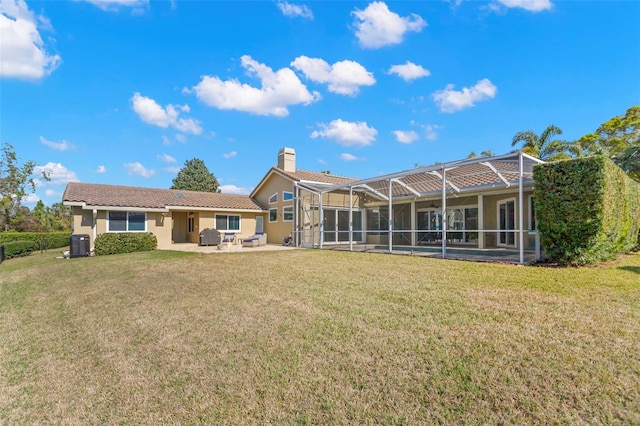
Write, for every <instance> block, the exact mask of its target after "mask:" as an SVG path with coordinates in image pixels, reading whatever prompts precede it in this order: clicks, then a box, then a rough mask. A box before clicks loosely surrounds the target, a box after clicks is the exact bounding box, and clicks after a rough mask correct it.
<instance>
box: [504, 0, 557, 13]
mask: <svg viewBox="0 0 640 426" xmlns="http://www.w3.org/2000/svg"><path fill="white" fill-rule="evenodd" d="M497 2H498V4H500V5H502V6H504V7H506V8H509V9H512V8H520V9H524V10H528V11H529V12H542V11H543V10H549V9H552V8H553V3H551V0H497Z"/></svg>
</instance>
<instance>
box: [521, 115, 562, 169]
mask: <svg viewBox="0 0 640 426" xmlns="http://www.w3.org/2000/svg"><path fill="white" fill-rule="evenodd" d="M561 134H562V129H560V128H559V127H558V126H555V125H553V124H550V125H548V126H547V128H546V129H544V130H543V131H542V133H540V135H539V136H538V135H537V134H536V133H535V132H534V131H532V130H525V131H523V132H518V133H516V134H515V136H514V137H513V140H512V141H511V146H516V145H517V144H519V143H520V142H523V144H522V152H524V153H525V154H529V155H531V156H534V157H536V158H539V159H541V160H543V161H555V160H563V159H566V158H569V155H568V154H567V153H566V151H567V149H568V144H567V143H566V142H565V141H561V140H558V139H553V137H554V136H556V135H561Z"/></svg>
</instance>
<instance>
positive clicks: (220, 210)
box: [145, 206, 267, 213]
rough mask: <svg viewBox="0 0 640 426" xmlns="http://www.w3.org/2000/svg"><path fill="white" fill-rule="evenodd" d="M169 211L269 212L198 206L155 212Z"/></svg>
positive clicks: (175, 207) (178, 207)
mask: <svg viewBox="0 0 640 426" xmlns="http://www.w3.org/2000/svg"><path fill="white" fill-rule="evenodd" d="M169 210H176V211H196V212H222V213H259V212H262V213H266V212H267V210H260V209H230V208H224V209H220V208H215V207H196V206H191V207H189V206H167V209H166V210H157V209H156V210H155V211H162V212H168V211H169ZM145 211H154V210H153V209H145Z"/></svg>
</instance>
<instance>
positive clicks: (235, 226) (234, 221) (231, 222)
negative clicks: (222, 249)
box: [216, 214, 240, 231]
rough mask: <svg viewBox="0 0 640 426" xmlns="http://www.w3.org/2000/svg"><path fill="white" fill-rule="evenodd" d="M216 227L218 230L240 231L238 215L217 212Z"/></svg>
mask: <svg viewBox="0 0 640 426" xmlns="http://www.w3.org/2000/svg"><path fill="white" fill-rule="evenodd" d="M216 229H217V230H218V231H240V215H237V214H217V215H216Z"/></svg>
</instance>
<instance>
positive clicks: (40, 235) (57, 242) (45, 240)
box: [0, 231, 71, 250]
mask: <svg viewBox="0 0 640 426" xmlns="http://www.w3.org/2000/svg"><path fill="white" fill-rule="evenodd" d="M70 236H71V232H69V231H62V232H15V231H5V232H0V244H2V243H8V242H11V241H33V243H34V244H35V245H36V250H37V249H39V248H41V247H42V248H43V249H54V248H61V247H66V246H68V245H69V237H70Z"/></svg>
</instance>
